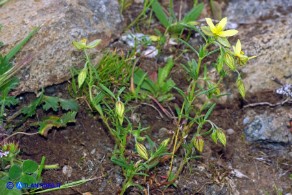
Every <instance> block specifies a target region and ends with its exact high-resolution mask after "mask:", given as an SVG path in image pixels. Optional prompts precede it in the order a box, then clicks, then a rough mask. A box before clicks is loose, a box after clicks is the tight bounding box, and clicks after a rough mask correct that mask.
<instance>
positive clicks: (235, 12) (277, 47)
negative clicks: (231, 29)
mask: <svg viewBox="0 0 292 195" xmlns="http://www.w3.org/2000/svg"><path fill="white" fill-rule="evenodd" d="M291 9H292V1H289V0H274V1H269V3H267V2H266V1H261V0H248V1H241V0H233V1H231V2H230V3H229V6H228V8H227V10H226V12H225V14H226V15H227V17H228V19H229V20H230V21H232V22H236V23H239V24H243V25H241V26H240V27H239V28H238V30H239V32H240V33H239V37H238V38H240V39H241V43H242V47H243V51H245V52H246V54H247V55H248V56H253V55H256V56H257V58H255V59H253V60H251V61H249V62H248V64H247V65H246V66H245V67H244V68H242V72H243V74H244V75H245V77H244V83H245V85H246V90H247V92H249V93H256V92H260V91H274V90H275V89H276V88H278V87H279V85H278V84H276V83H275V82H274V81H272V79H271V78H272V77H277V78H278V79H280V80H281V81H283V82H285V83H292V77H291V76H292V69H291V64H292V50H291V40H292V39H291V38H292V20H291V19H290V18H291V17H292V12H291ZM234 44H235V43H234Z"/></svg>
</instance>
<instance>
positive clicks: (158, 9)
mask: <svg viewBox="0 0 292 195" xmlns="http://www.w3.org/2000/svg"><path fill="white" fill-rule="evenodd" d="M152 10H153V11H154V13H155V16H156V17H157V18H158V20H159V22H160V23H161V24H162V25H163V26H164V27H165V28H168V27H169V26H170V25H171V23H170V22H169V19H168V17H167V16H166V14H165V13H164V11H163V8H162V6H161V5H160V3H159V2H158V1H157V0H154V2H153V3H152Z"/></svg>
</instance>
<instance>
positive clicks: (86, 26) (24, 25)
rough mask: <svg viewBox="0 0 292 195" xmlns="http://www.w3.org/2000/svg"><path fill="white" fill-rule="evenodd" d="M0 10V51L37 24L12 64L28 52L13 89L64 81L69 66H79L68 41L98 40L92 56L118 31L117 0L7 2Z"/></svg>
mask: <svg viewBox="0 0 292 195" xmlns="http://www.w3.org/2000/svg"><path fill="white" fill-rule="evenodd" d="M0 13H1V14H0V23H1V24H2V25H3V29H2V31H1V33H0V40H2V41H3V42H4V43H5V49H4V52H8V51H9V49H11V47H12V46H14V45H16V44H17V43H18V42H19V41H20V40H22V39H23V38H24V37H25V36H26V35H27V34H28V33H29V32H30V31H31V30H32V28H33V27H35V26H41V29H40V31H39V32H38V33H37V34H36V35H35V36H34V37H33V38H32V39H31V40H30V41H29V42H28V43H27V44H26V45H25V47H24V48H23V49H22V51H21V52H20V53H19V54H18V55H17V57H16V60H15V64H16V65H17V64H18V63H21V62H22V61H23V60H24V59H26V58H27V57H28V56H30V57H31V58H32V61H31V63H30V64H29V65H28V66H26V67H24V69H23V70H22V71H21V72H20V74H19V76H20V77H21V83H20V86H19V88H18V89H17V92H16V93H21V92H24V91H36V90H38V89H40V88H41V87H44V86H48V85H52V84H58V83H61V82H63V81H65V80H67V79H69V78H70V71H69V70H70V68H71V67H72V66H75V65H79V66H82V65H83V63H82V62H81V60H82V59H83V56H82V55H80V53H78V52H74V51H76V50H75V49H74V48H73V46H72V41H73V40H79V39H81V38H87V39H88V41H92V40H94V39H102V43H101V45H100V46H99V47H98V48H97V52H96V56H95V57H96V59H98V58H99V57H100V54H98V50H100V49H102V48H104V47H106V46H107V45H108V44H109V43H110V42H111V41H112V40H113V39H114V38H116V37H118V36H119V34H120V33H121V32H122V30H123V19H122V16H121V15H120V11H119V5H118V2H117V0H38V1H36V0H25V1H23V0H10V1H8V2H7V3H6V4H4V6H2V7H0Z"/></svg>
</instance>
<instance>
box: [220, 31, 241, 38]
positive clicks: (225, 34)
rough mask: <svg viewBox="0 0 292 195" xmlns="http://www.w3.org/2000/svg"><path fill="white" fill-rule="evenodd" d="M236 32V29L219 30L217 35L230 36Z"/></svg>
mask: <svg viewBox="0 0 292 195" xmlns="http://www.w3.org/2000/svg"><path fill="white" fill-rule="evenodd" d="M237 33H238V31H237V30H226V31H221V32H219V33H218V36H220V37H231V36H233V35H236V34H237Z"/></svg>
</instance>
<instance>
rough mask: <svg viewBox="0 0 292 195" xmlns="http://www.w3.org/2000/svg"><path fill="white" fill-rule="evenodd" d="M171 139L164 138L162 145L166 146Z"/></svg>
mask: <svg viewBox="0 0 292 195" xmlns="http://www.w3.org/2000/svg"><path fill="white" fill-rule="evenodd" d="M169 140H170V138H167V139H165V140H163V141H162V142H161V144H160V145H161V146H163V147H166V146H167V145H168V142H169Z"/></svg>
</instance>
